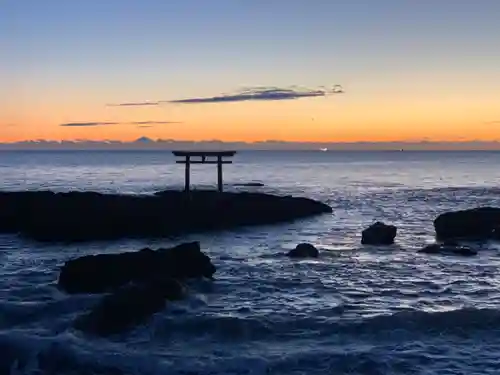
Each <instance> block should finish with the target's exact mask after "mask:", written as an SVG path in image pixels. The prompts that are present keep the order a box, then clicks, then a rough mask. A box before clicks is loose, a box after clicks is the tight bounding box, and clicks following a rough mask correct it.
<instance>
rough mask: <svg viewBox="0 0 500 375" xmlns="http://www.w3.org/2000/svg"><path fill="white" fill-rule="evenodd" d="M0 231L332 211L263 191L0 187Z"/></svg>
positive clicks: (206, 223) (115, 232)
mask: <svg viewBox="0 0 500 375" xmlns="http://www.w3.org/2000/svg"><path fill="white" fill-rule="evenodd" d="M0 207H1V208H2V209H1V210H0V233H2V232H3V233H20V234H21V235H23V236H26V237H28V238H31V239H34V240H37V241H63V242H75V241H94V240H112V239H120V238H158V237H165V236H171V235H181V234H186V233H193V232H200V231H207V230H221V229H232V228H236V227H240V226H245V225H264V224H274V223H280V222H286V221H291V220H295V219H300V218H305V217H308V216H313V215H318V214H323V213H331V212H332V209H331V207H329V206H328V205H326V204H323V203H321V202H318V201H314V200H311V199H307V198H297V197H290V196H277V195H270V194H264V193H250V192H241V193H230V192H224V193H219V192H216V191H192V192H191V193H189V194H186V193H185V192H183V191H164V192H160V193H157V194H155V195H153V196H133V195H117V194H100V193H95V192H69V193H54V192H50V191H30V192H0Z"/></svg>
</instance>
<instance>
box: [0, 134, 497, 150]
mask: <svg viewBox="0 0 500 375" xmlns="http://www.w3.org/2000/svg"><path fill="white" fill-rule="evenodd" d="M174 149H177V150H182V149H185V150H193V149H196V150H318V151H320V150H321V151H348V150H353V151H363V150H366V151H369V150H396V151H401V150H403V151H411V150H500V142H499V141H489V142H487V141H463V142H444V141H443V142H434V141H432V142H431V141H425V140H424V141H414V142H405V141H393V142H352V143H340V142H339V143H335V142H324V143H320V142H285V141H278V140H268V141H262V142H250V143H249V142H223V141H220V140H210V141H199V142H196V141H179V140H173V139H157V140H155V139H151V138H148V137H140V138H138V139H136V140H135V141H131V142H121V141H116V140H103V141H92V140H73V141H52V140H27V141H21V142H13V143H0V150H174Z"/></svg>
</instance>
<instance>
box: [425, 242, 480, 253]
mask: <svg viewBox="0 0 500 375" xmlns="http://www.w3.org/2000/svg"><path fill="white" fill-rule="evenodd" d="M418 252H419V253H423V254H441V255H458V256H474V255H477V250H475V249H473V248H471V247H469V246H463V245H459V244H455V243H444V244H431V245H427V246H425V247H424V248H422V249H420V250H419V251H418Z"/></svg>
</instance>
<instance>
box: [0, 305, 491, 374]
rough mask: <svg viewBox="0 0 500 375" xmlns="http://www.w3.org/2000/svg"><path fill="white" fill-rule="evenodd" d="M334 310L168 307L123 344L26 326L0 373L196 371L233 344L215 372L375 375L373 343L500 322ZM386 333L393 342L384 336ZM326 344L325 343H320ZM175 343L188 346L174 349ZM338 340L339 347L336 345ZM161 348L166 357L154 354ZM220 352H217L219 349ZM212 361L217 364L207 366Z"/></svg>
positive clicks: (479, 330) (11, 335)
mask: <svg viewBox="0 0 500 375" xmlns="http://www.w3.org/2000/svg"><path fill="white" fill-rule="evenodd" d="M337 315H338V316H337V317H332V316H330V317H322V316H315V315H314V314H309V315H305V314H304V315H300V316H284V315H282V316H276V314H274V315H271V314H270V315H268V316H249V317H244V316H229V315H228V316H220V315H218V316H213V315H210V314H204V315H202V316H198V317H186V316H182V315H180V314H173V313H172V312H171V311H170V312H169V313H166V314H159V315H157V316H155V317H154V319H153V320H152V322H151V324H149V325H147V326H143V327H140V328H138V329H137V330H136V331H135V332H132V333H130V334H127V337H126V340H125V341H123V337H120V338H119V339H116V340H115V341H113V340H101V339H95V338H89V337H84V336H80V335H79V334H75V333H74V332H72V331H71V330H66V331H64V332H62V333H60V334H56V335H53V334H50V333H46V334H45V335H40V334H39V333H38V334H35V333H34V332H30V331H27V330H20V329H17V330H14V329H10V330H9V331H3V332H0V352H1V353H2V355H1V356H0V373H2V374H12V375H14V374H16V375H17V374H40V373H41V374H44V373H50V374H61V375H62V374H89V375H90V374H102V375H104V374H157V373H167V372H168V373H182V372H175V371H174V370H173V368H172V367H171V366H172V365H173V364H177V367H179V368H182V369H183V370H184V371H187V369H188V368H189V367H190V366H194V367H196V369H194V368H193V371H194V373H196V372H197V371H201V370H200V366H201V367H203V366H205V367H210V366H211V365H213V366H215V365H216V364H215V362H217V361H219V362H220V360H221V356H222V357H227V356H228V355H229V354H230V352H231V350H233V348H237V347H238V346H240V349H241V346H244V347H247V348H250V347H252V348H253V349H252V351H251V352H245V351H243V352H241V351H240V352H239V353H240V354H239V362H238V361H235V359H234V358H233V359H234V360H231V361H229V362H228V361H224V368H220V369H219V370H218V371H215V372H212V373H214V374H215V373H218V374H223V373H233V374H235V373H241V374H244V373H250V372H245V371H248V368H245V366H242V363H243V362H245V356H247V357H246V358H247V359H246V360H247V361H249V363H252V365H251V367H252V368H253V370H254V372H253V373H262V374H264V373H266V372H265V371H268V368H269V366H271V367H272V368H274V369H275V370H276V373H281V371H283V373H286V371H285V370H286V368H289V366H290V364H291V363H292V364H293V365H294V366H295V367H297V368H302V369H303V371H306V370H307V368H313V369H314V368H316V369H317V368H318V366H322V364H323V365H325V363H328V364H329V365H328V366H329V367H330V366H334V368H337V369H342V368H343V369H346V371H347V369H348V368H349V369H353V370H356V371H361V372H363V371H365V370H366V369H367V368H370V367H373V371H375V369H376V368H378V370H377V371H375V372H373V373H381V374H383V373H387V372H384V371H385V370H384V368H385V367H384V366H385V364H384V361H382V360H381V358H380V355H377V353H376V351H374V349H373V345H374V343H376V344H377V345H379V344H380V343H385V344H383V345H389V346H397V345H398V342H399V343H400V344H401V343H406V344H407V343H408V342H420V341H419V340H422V339H423V338H424V337H425V338H426V339H427V340H429V339H432V337H434V338H435V339H439V340H443V336H444V337H445V338H444V340H445V341H450V339H451V337H450V336H454V337H455V338H454V339H451V341H452V342H454V341H456V340H460V339H461V338H464V337H466V338H469V339H470V338H472V337H474V335H475V334H480V336H481V339H482V340H488V338H496V337H498V330H499V329H500V328H496V327H499V326H500V325H499V324H498V323H499V322H500V311H499V310H494V309H476V308H464V309H459V310H453V311H442V312H423V311H403V312H397V313H394V314H391V315H379V316H374V317H371V318H366V319H363V320H359V319H357V320H356V319H352V320H349V319H346V318H343V317H341V316H342V310H341V309H339V311H338V314H337ZM141 335H142V336H144V337H143V338H142V340H141V339H138V338H137V336H141ZM134 336H135V337H134ZM207 338H208V339H209V340H208V341H207V340H206V339H207ZM387 338H390V340H389V341H387V340H386V339H387ZM125 342H128V343H129V344H125ZM134 342H136V343H137V342H143V343H146V345H147V347H142V349H145V350H138V347H140V345H136V347H135V348H134V345H133V343H134ZM325 342H327V343H329V346H327V347H325V344H324V343H325ZM176 343H177V344H176ZM178 343H185V344H182V345H181V348H179V346H178V345H179V344H178ZM210 343H213V344H210ZM304 343H309V344H308V345H309V349H311V348H312V347H317V348H318V349H317V350H315V351H314V352H310V351H309V349H308V347H307V346H304ZM335 343H337V344H335ZM338 343H342V345H340V346H339V344H338ZM406 344H405V345H406ZM252 345H253V346H252ZM380 345H381V344H380ZM153 348H154V349H153ZM161 348H163V350H164V353H166V354H160V353H158V350H161ZM221 348H223V349H221ZM259 348H260V349H259ZM188 349H189V350H192V354H191V355H192V356H195V355H196V354H197V353H198V354H199V355H200V356H201V357H205V358H206V360H207V363H201V362H199V361H198V362H196V361H194V362H193V363H187V364H186V363H185V362H186V361H187V358H186V350H188ZM259 350H260V351H259ZM152 351H153V352H154V351H157V353H155V354H156V355H152V354H153V353H152ZM221 351H222V352H223V353H222V354H221V353H219V354H217V353H218V352H221ZM256 351H258V352H259V356H260V357H259V358H260V359H258V358H256V357H255V356H254V357H253V359H252V353H254V354H255V353H256ZM283 352H284V353H283ZM214 353H215V354H214ZM228 353H229V354H228ZM249 353H250V354H249ZM421 355H424V354H422V353H421ZM209 357H210V358H209ZM321 358H323V359H324V360H325V361H326V362H325V361H323V360H321ZM181 359H182V362H183V364H182V366H181V364H180V361H181ZM210 361H212V362H214V361H215V362H214V363H212V364H211V365H210V363H209V362H210ZM188 362H189V361H188ZM186 366H187V367H186ZM287 366H288V367H287ZM330 368H331V367H330ZM356 371H355V372H356ZM184 373H189V372H184ZM308 373H311V372H310V371H309V372H308ZM318 373H319V372H318Z"/></svg>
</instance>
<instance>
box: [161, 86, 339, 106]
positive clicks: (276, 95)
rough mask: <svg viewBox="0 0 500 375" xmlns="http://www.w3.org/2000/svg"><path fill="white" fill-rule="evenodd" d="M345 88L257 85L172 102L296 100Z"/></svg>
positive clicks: (336, 91)
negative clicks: (228, 92)
mask: <svg viewBox="0 0 500 375" xmlns="http://www.w3.org/2000/svg"><path fill="white" fill-rule="evenodd" d="M343 92H344V90H343V89H342V87H341V86H340V85H335V86H334V87H333V88H332V89H330V90H327V89H325V88H320V89H316V90H311V89H298V88H295V87H294V88H287V89H285V88H279V87H256V88H250V89H246V90H244V91H240V92H238V93H235V94H226V95H219V96H212V97H206V98H188V99H179V100H171V101H170V103H178V104H197V103H230V102H244V101H271V100H294V99H301V98H314V97H321V96H327V95H330V94H340V93H343Z"/></svg>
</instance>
